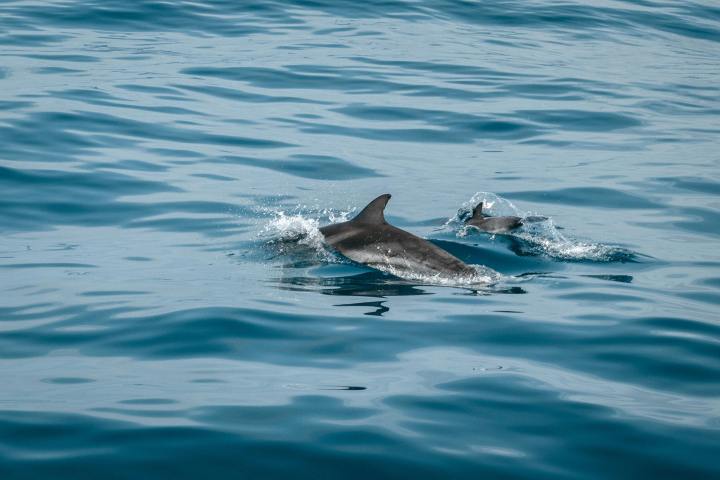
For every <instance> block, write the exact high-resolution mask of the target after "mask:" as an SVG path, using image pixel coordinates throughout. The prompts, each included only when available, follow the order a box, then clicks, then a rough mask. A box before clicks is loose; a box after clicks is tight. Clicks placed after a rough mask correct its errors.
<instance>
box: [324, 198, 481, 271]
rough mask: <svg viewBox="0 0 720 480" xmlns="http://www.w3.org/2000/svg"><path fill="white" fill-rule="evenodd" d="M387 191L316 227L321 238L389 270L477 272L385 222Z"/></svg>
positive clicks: (360, 260)
mask: <svg viewBox="0 0 720 480" xmlns="http://www.w3.org/2000/svg"><path fill="white" fill-rule="evenodd" d="M389 200H390V194H388V193H386V194H384V195H380V196H379V197H377V198H376V199H375V200H373V201H372V202H370V203H369V204H368V205H367V206H366V207H365V208H364V209H363V211H362V212H360V213H359V214H358V215H357V216H356V217H355V218H353V219H352V220H350V221H348V222H342V223H335V224H332V225H327V226H325V227H322V228H321V229H320V233H322V234H323V236H324V237H325V241H326V242H327V243H329V244H330V245H331V246H333V247H334V248H335V249H337V250H338V251H339V252H340V253H342V254H343V255H345V256H346V257H348V258H349V259H350V260H353V261H355V262H358V263H362V264H364V265H367V266H369V267H373V268H376V269H378V270H383V271H390V273H396V272H397V273H404V274H414V275H423V276H425V275H429V276H436V275H441V276H444V277H457V276H464V277H469V276H473V275H475V274H477V271H476V270H475V269H474V268H472V267H471V266H470V265H468V264H466V263H465V262H463V261H462V260H460V259H458V258H456V257H454V256H453V255H451V254H449V253H448V252H446V251H445V250H443V249H442V248H440V247H438V246H436V245H434V244H433V243H430V242H428V241H427V240H425V239H423V238H420V237H418V236H415V235H413V234H412V233H409V232H406V231H405V230H400V229H399V228H397V227H394V226H392V225H390V224H389V223H387V222H386V221H385V215H384V210H385V206H386V205H387V203H388V201H389Z"/></svg>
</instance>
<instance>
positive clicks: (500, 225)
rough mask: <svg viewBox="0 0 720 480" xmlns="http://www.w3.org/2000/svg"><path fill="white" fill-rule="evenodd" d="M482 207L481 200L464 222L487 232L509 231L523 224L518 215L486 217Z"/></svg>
mask: <svg viewBox="0 0 720 480" xmlns="http://www.w3.org/2000/svg"><path fill="white" fill-rule="evenodd" d="M482 209H483V202H480V203H479V204H478V206H477V207H475V208H474V209H473V212H472V216H471V217H470V218H469V219H467V220H466V221H465V224H466V225H470V226H472V227H475V228H477V229H479V230H482V231H484V232H489V233H509V232H511V231H512V230H515V229H516V228H519V227H521V226H522V224H523V222H522V218H520V217H486V216H485V215H483V213H482Z"/></svg>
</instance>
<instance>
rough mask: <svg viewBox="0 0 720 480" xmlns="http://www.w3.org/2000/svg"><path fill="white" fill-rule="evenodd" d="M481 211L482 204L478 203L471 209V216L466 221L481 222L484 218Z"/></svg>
mask: <svg viewBox="0 0 720 480" xmlns="http://www.w3.org/2000/svg"><path fill="white" fill-rule="evenodd" d="M482 209H483V202H480V203H478V204H477V207H475V208H473V211H472V216H471V217H470V218H469V219H468V221H470V220H482V219H483V218H484V217H483V214H482Z"/></svg>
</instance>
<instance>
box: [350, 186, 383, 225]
mask: <svg viewBox="0 0 720 480" xmlns="http://www.w3.org/2000/svg"><path fill="white" fill-rule="evenodd" d="M390 196H391V195H390V194H389V193H385V194H383V195H380V196H379V197H377V198H376V199H375V200H373V201H372V202H370V203H368V204H367V206H366V207H365V208H363V210H362V212H360V213H358V215H357V216H356V217H355V218H353V219H352V221H353V222H360V223H379V224H382V223H386V222H385V215H384V214H383V211H384V210H385V205H387V203H388V201H389V200H390Z"/></svg>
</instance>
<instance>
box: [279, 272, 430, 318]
mask: <svg viewBox="0 0 720 480" xmlns="http://www.w3.org/2000/svg"><path fill="white" fill-rule="evenodd" d="M276 281H277V283H278V286H279V288H281V289H283V290H292V291H302V292H307V291H319V292H320V293H322V294H324V295H343V296H350V297H376V298H385V297H391V296H400V295H429V294H430V292H426V291H425V290H423V289H421V288H418V285H417V284H411V283H409V282H407V281H404V280H401V279H399V278H397V277H393V276H391V275H387V274H385V273H382V272H377V271H373V272H363V273H360V274H357V275H346V276H337V277H300V276H296V277H283V278H279V279H276ZM371 303H374V302H371ZM355 305H357V304H355ZM373 306H375V305H373ZM384 311H387V309H386V310H384Z"/></svg>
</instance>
